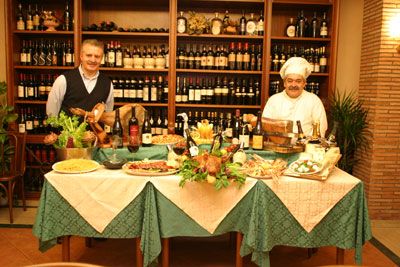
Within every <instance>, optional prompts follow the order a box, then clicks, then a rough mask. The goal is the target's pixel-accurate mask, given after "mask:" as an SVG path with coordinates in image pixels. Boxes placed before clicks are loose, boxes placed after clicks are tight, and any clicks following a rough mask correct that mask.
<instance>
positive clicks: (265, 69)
mask: <svg viewBox="0 0 400 267" xmlns="http://www.w3.org/2000/svg"><path fill="white" fill-rule="evenodd" d="M28 3H29V1H23V2H22V4H23V6H22V7H23V10H24V13H25V12H26V9H27V5H28ZM65 3H66V2H65V1H64V0H63V1H50V0H45V1H40V3H39V5H40V6H39V9H40V8H41V6H43V9H44V10H48V11H55V14H56V15H57V16H58V17H62V16H63V12H64V9H65ZM69 3H70V6H69V7H70V10H71V12H72V14H73V27H72V28H71V30H70V31H54V32H48V31H37V30H34V31H28V30H17V13H18V4H19V1H17V0H11V1H7V12H6V14H8V16H7V56H8V57H7V68H8V70H9V71H8V73H7V82H8V85H9V87H8V88H9V93H8V97H9V103H11V104H12V105H15V106H16V110H17V111H18V112H21V111H24V112H25V113H26V112H27V111H28V109H29V113H30V114H32V115H37V114H43V113H44V112H45V103H46V98H45V96H44V97H40V96H39V97H36V96H33V97H28V98H26V97H21V96H18V92H19V90H21V86H22V87H24V88H25V87H27V86H28V87H29V86H30V85H29V84H28V85H26V84H23V83H21V77H22V79H23V80H31V79H33V78H34V81H36V83H38V85H35V86H40V85H41V82H42V79H44V80H45V82H44V86H46V84H50V85H51V81H52V80H53V79H54V78H55V77H56V76H57V75H60V74H61V73H63V72H64V71H65V70H68V69H72V68H73V67H77V66H78V65H79V51H80V49H81V42H82V41H83V40H85V39H92V38H95V39H99V40H101V41H103V42H104V43H105V44H108V43H111V41H112V42H118V43H119V44H120V45H121V46H122V47H125V48H129V50H130V52H132V50H134V49H135V48H136V49H139V48H140V49H143V48H144V47H145V46H146V47H147V48H148V47H151V50H152V49H153V48H154V47H156V50H157V49H160V47H163V48H164V49H165V51H166V52H167V54H168V57H166V56H165V54H163V56H165V57H166V58H167V61H168V64H167V67H165V68H141V69H139V68H124V67H122V66H121V67H109V66H102V67H101V71H102V72H104V73H105V74H107V75H108V76H109V77H111V78H112V79H136V78H138V79H139V78H143V79H145V77H146V76H147V77H149V79H152V78H153V77H155V78H156V79H158V77H159V76H161V77H162V79H163V81H168V87H167V88H168V96H166V94H164V95H163V99H161V100H160V99H157V101H153V102H152V101H148V102H142V104H143V106H145V107H146V108H149V109H152V108H153V109H154V110H157V112H159V110H163V112H164V113H165V114H167V118H168V129H169V131H170V132H173V131H174V128H175V121H176V114H177V113H179V112H182V111H192V112H195V111H199V112H200V111H205V112H218V113H228V112H229V113H233V111H234V110H235V109H236V108H240V109H241V110H243V111H242V112H252V113H256V111H257V110H260V109H261V110H262V109H263V107H264V105H265V103H266V101H267V99H268V96H269V95H270V94H271V93H273V92H274V90H275V89H276V88H274V86H275V82H276V81H281V79H280V76H279V72H278V70H279V69H274V66H273V64H274V63H273V60H274V59H275V54H276V53H277V50H279V52H278V57H279V60H282V54H284V55H285V56H284V59H285V58H286V57H287V53H290V50H291V49H294V48H295V47H296V49H297V52H296V55H300V52H299V51H303V50H304V51H308V52H307V53H310V51H311V50H315V49H320V48H321V47H324V49H325V55H326V62H327V67H326V70H325V72H315V73H312V74H311V76H310V77H309V78H308V83H309V85H312V84H314V86H316V84H318V88H319V90H318V91H319V96H320V98H321V99H322V101H323V102H324V104H325V105H326V108H329V106H328V97H329V96H330V95H331V94H332V92H333V91H334V88H335V79H336V47H337V28H338V4H339V3H338V1H337V0H307V1H294V0H272V1H263V0H242V1H239V0H217V1H211V0H208V1H205V0H195V1H193V0H155V1H151V2H146V1H130V0H121V1H108V0H70V1H69ZM31 4H32V6H31V7H32V9H34V8H35V3H34V2H32V3H31ZM180 11H183V12H184V14H185V17H186V18H187V19H188V14H189V11H194V12H196V13H197V14H200V15H204V16H205V17H206V18H207V19H209V20H211V19H212V18H213V17H215V12H218V13H219V17H220V18H221V19H222V18H223V17H224V14H225V12H226V11H228V14H229V17H230V19H231V20H232V21H239V19H240V18H241V16H242V13H243V12H244V13H245V16H246V19H249V18H250V13H254V18H255V19H256V20H258V18H259V16H260V15H261V14H262V15H263V17H264V34H263V35H240V34H239V33H236V34H227V33H222V34H220V35H213V34H212V33H211V32H210V31H209V33H205V34H200V35H196V34H193V35H189V34H188V33H177V25H176V24H177V18H178V16H179V12H180ZM300 11H303V13H304V16H305V17H306V18H307V19H308V22H311V19H312V17H313V14H314V12H316V14H317V18H318V20H317V23H318V25H319V24H320V22H321V17H322V14H323V13H324V12H325V13H326V16H327V22H328V35H327V36H326V37H324V38H322V37H320V36H316V37H315V38H312V37H308V36H305V37H287V36H286V34H285V30H286V27H287V25H288V22H289V19H290V18H291V17H293V18H294V21H295V22H296V20H297V17H298V13H299V12H300ZM24 16H25V14H24ZM102 21H105V22H110V21H113V22H115V23H116V24H117V27H118V28H123V29H125V30H124V31H112V32H108V31H107V32H106V31H93V29H92V28H90V26H91V25H92V24H97V25H98V24H100V23H101V22H102ZM24 43H25V46H26V47H28V49H31V48H32V47H35V45H36V44H38V45H41V44H42V43H43V44H45V45H47V48H46V49H53V48H52V47H53V46H54V45H55V44H56V46H57V45H60V46H65V45H69V46H71V48H73V52H74V53H73V62H72V64H70V66H65V65H63V64H62V62H61V63H60V61H58V63H57V64H55V65H54V64H51V63H49V64H47V63H45V64H44V65H43V64H41V65H32V64H21V59H20V54H21V51H22V50H23V48H24ZM232 43H233V45H234V47H235V51H237V48H238V45H239V44H241V46H242V48H243V47H244V45H245V44H246V43H247V44H248V45H249V48H250V49H254V48H256V49H258V51H259V52H260V55H262V56H261V58H260V59H259V60H260V61H259V65H260V66H261V67H260V68H258V69H257V68H253V69H240V70H238V69H231V68H229V67H227V68H224V69H207V68H206V69H201V68H200V69H196V68H193V69H190V68H187V67H185V68H182V67H181V66H179V55H178V51H180V49H183V50H185V51H186V50H188V51H189V52H190V50H193V51H194V52H195V51H196V50H201V51H202V50H203V47H205V48H206V50H207V51H208V50H209V48H210V47H211V49H212V50H215V49H221V50H224V51H226V52H227V53H229V52H230V46H231V44H232ZM114 44H115V43H114ZM314 54H316V53H314ZM317 55H318V54H317ZM304 56H305V57H307V56H308V54H306V55H304ZM315 58H316V57H314V59H313V60H316V59H315ZM59 60H61V59H59ZM21 75H22V76H21ZM27 77H28V78H27ZM178 80H179V82H180V86H182V83H183V80H185V82H186V83H187V84H188V83H191V84H193V85H195V84H196V82H197V80H199V81H200V84H201V85H202V81H203V80H204V81H205V83H206V84H207V83H208V82H209V83H211V87H212V88H215V87H216V85H215V84H216V83H221V84H222V83H223V82H224V81H227V82H228V83H229V82H233V83H234V84H235V88H236V84H246V86H247V87H246V89H245V90H246V91H245V92H246V98H244V99H245V100H242V102H241V103H236V102H235V101H233V102H232V99H231V98H230V97H229V98H228V100H226V101H222V102H218V103H217V102H216V101H212V102H211V103H210V102H209V101H207V100H206V103H205V102H204V101H193V102H192V103H182V102H176V88H177V81H178ZM255 83H257V86H259V92H258V95H257V97H253V96H252V93H251V92H250V93H249V89H248V88H249V86H248V85H249V84H252V85H253V89H254V88H255V86H256V85H254V84H255ZM42 86H43V85H42ZM207 87H209V86H208V85H207ZM220 87H223V85H221V86H220ZM25 89H26V88H25ZM25 89H24V90H25ZM280 89H282V82H280ZM312 89H315V88H314V87H313V88H312ZM20 94H21V92H20ZM254 95H256V90H255V89H254ZM252 97H253V98H252ZM249 99H250V100H251V101H250V100H249ZM253 99H254V101H253ZM134 101H135V98H130V97H125V96H123V97H120V96H118V98H117V101H116V103H115V105H116V106H120V105H122V104H124V103H126V102H134ZM192 115H193V114H192ZM42 140H43V134H41V135H40V134H39V135H38V134H29V135H28V143H38V144H40V143H41V142H42Z"/></svg>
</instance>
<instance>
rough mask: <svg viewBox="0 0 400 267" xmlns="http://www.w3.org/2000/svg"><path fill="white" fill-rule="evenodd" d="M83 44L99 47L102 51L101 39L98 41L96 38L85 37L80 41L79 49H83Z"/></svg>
mask: <svg viewBox="0 0 400 267" xmlns="http://www.w3.org/2000/svg"><path fill="white" fill-rule="evenodd" d="M85 45H92V46H95V47H98V48H100V49H101V50H103V51H104V44H103V42H101V41H99V40H96V39H86V40H84V41H83V42H82V48H81V50H83V47H84V46H85Z"/></svg>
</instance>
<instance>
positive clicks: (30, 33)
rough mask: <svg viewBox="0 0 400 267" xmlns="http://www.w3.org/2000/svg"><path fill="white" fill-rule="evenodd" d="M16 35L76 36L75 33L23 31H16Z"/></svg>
mask: <svg viewBox="0 0 400 267" xmlns="http://www.w3.org/2000/svg"><path fill="white" fill-rule="evenodd" d="M13 33H14V34H21V35H24V34H28V35H38V34H39V35H74V32H73V31H27V30H25V31H21V30H15V31H13Z"/></svg>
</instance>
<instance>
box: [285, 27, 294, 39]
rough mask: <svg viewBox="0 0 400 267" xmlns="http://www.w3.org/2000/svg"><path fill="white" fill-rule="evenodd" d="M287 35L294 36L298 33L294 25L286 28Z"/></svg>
mask: <svg viewBox="0 0 400 267" xmlns="http://www.w3.org/2000/svg"><path fill="white" fill-rule="evenodd" d="M286 35H287V36H288V37H294V36H295V35H296V27H295V26H294V25H290V26H289V27H287V29H286Z"/></svg>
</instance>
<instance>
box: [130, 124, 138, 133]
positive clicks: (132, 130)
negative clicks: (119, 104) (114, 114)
mask: <svg viewBox="0 0 400 267" xmlns="http://www.w3.org/2000/svg"><path fill="white" fill-rule="evenodd" d="M129 135H130V136H138V135H139V125H130V126H129Z"/></svg>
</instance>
